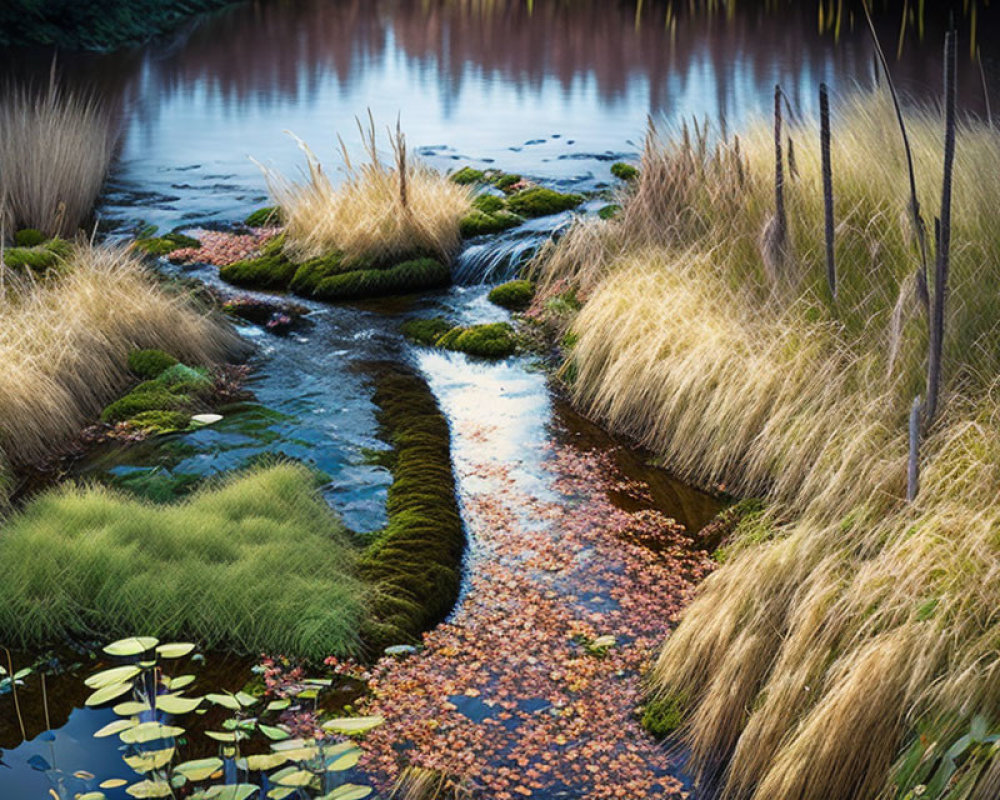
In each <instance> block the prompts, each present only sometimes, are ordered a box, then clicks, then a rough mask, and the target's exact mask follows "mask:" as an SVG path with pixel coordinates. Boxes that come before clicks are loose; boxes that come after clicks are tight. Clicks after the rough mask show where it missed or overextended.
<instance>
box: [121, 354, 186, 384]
mask: <svg viewBox="0 0 1000 800" xmlns="http://www.w3.org/2000/svg"><path fill="white" fill-rule="evenodd" d="M176 363H177V359H176V358H174V357H173V356H172V355H170V353H164V352H163V351H162V350H133V351H132V352H131V353H129V354H128V368H129V369H130V370H131V371H132V372H134V373H135V374H136V375H138V376H139V377H140V378H143V379H145V380H152V379H153V378H158V377H159V376H160V374H161V373H162V372H164V371H166V370H168V369H170V367H172V366H174V365H175V364H176Z"/></svg>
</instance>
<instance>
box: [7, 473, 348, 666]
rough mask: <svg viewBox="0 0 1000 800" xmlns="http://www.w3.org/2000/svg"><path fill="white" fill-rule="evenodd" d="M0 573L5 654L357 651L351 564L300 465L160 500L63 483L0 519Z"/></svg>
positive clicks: (343, 537) (339, 532)
mask: <svg viewBox="0 0 1000 800" xmlns="http://www.w3.org/2000/svg"><path fill="white" fill-rule="evenodd" d="M0 564H2V565H3V571H4V601H3V603H0V641H3V642H5V643H7V644H11V645H20V646H25V647H37V646H40V645H45V644H55V643H61V642H64V641H65V640H66V639H67V638H69V637H74V636H77V637H88V638H89V637H93V636H95V635H97V636H100V637H102V638H107V639H110V638H115V637H118V636H131V635H134V634H135V632H136V631H143V632H145V633H149V634H152V635H156V636H159V637H162V638H174V637H182V638H185V639H187V638H190V639H194V640H196V641H198V642H200V643H201V644H202V645H203V646H205V647H213V648H219V647H224V648H227V649H231V650H235V651H237V652H242V653H248V654H257V653H260V652H261V651H267V652H272V653H285V654H288V655H296V656H303V657H309V658H315V659H321V658H324V657H326V656H328V655H332V654H343V655H348V654H353V653H356V652H358V650H359V639H358V629H359V627H360V624H361V619H362V617H363V614H364V610H365V602H366V595H367V591H366V589H365V586H364V585H363V584H362V582H361V581H360V580H359V579H358V577H357V574H356V564H357V557H356V554H355V551H354V548H353V547H352V546H351V543H350V539H349V534H348V532H347V531H346V530H345V528H344V526H343V524H342V523H341V522H340V520H339V519H337V518H336V517H335V516H334V514H333V513H332V512H331V511H330V509H329V507H328V506H327V504H326V502H325V501H324V500H323V498H322V497H321V496H320V494H319V493H318V492H317V487H316V480H315V477H314V476H313V474H312V473H310V472H309V470H307V469H306V468H304V467H301V466H298V465H291V464H281V465H278V466H271V467H268V468H259V469H256V470H253V471H251V472H248V473H245V474H241V475H237V476H234V477H233V478H231V479H229V480H227V481H226V482H225V483H222V484H221V485H214V486H213V487H211V488H205V489H202V490H200V491H198V492H196V493H195V494H193V495H191V496H190V497H189V498H188V499H186V500H184V501H181V502H179V503H174V504H170V505H157V504H153V503H149V502H143V501H140V500H136V499H134V498H130V497H128V496H127V495H124V494H120V493H117V492H113V491H110V490H108V489H106V488H101V487H87V488H83V487H77V486H72V485H70V486H64V487H62V488H60V489H57V490H54V491H52V492H49V493H47V494H45V495H42V496H41V497H39V498H38V499H37V500H34V501H33V502H31V503H30V504H29V505H28V506H27V507H26V508H25V510H24V511H23V512H21V513H20V514H18V515H17V516H15V517H13V518H12V519H10V520H9V521H7V522H6V523H5V525H4V535H3V536H0Z"/></svg>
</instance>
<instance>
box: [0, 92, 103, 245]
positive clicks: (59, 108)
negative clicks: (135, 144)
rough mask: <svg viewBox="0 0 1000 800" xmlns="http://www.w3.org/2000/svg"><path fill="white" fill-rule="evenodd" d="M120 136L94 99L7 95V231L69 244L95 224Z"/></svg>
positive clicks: (2, 132) (1, 214) (2, 186)
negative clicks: (31, 231)
mask: <svg viewBox="0 0 1000 800" xmlns="http://www.w3.org/2000/svg"><path fill="white" fill-rule="evenodd" d="M116 140H117V128H116V121H115V118H114V115H113V114H112V112H111V110H110V109H109V108H108V107H107V106H106V105H105V104H104V103H102V102H101V101H100V100H99V99H97V98H96V97H95V96H92V95H89V94H86V93H74V92H68V91H66V90H63V89H61V88H59V86H58V84H57V83H56V81H55V80H54V79H53V80H52V81H51V82H50V84H49V87H48V89H47V90H45V91H37V90H32V89H28V88H16V89H15V88H6V89H3V90H0V227H2V228H3V230H5V231H6V232H7V234H10V233H11V232H12V231H13V230H14V229H18V228H37V229H39V230H42V231H45V232H46V233H48V234H50V235H52V236H70V235H72V234H73V233H75V232H76V230H77V229H78V228H79V227H80V225H82V224H83V223H84V222H85V221H86V220H87V218H88V217H89V216H90V214H91V211H92V210H93V207H94V201H95V200H96V199H97V196H98V194H99V193H100V191H101V186H102V185H103V184H104V179H105V177H106V176H107V173H108V169H109V168H110V166H111V160H112V158H113V156H114V151H115V143H116Z"/></svg>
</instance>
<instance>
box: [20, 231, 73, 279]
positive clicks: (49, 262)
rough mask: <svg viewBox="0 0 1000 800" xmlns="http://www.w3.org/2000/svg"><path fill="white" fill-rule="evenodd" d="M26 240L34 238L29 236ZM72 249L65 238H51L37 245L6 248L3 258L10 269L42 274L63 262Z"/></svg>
mask: <svg viewBox="0 0 1000 800" xmlns="http://www.w3.org/2000/svg"><path fill="white" fill-rule="evenodd" d="M22 232H23V231H22ZM25 241H33V239H32V237H28V238H26V239H25ZM71 249H72V247H71V245H70V243H69V242H67V241H66V240H65V239H58V238H57V239H49V240H48V241H43V242H41V243H39V244H36V245H31V246H23V247H11V248H10V249H8V250H4V253H3V260H4V263H5V264H6V265H7V267H8V268H10V269H20V270H31V271H32V272H35V273H39V274H42V273H45V272H48V271H49V270H51V269H55V268H56V267H58V266H59V265H60V264H62V262H63V260H64V259H65V258H66V257H67V256H69V254H70V250H71Z"/></svg>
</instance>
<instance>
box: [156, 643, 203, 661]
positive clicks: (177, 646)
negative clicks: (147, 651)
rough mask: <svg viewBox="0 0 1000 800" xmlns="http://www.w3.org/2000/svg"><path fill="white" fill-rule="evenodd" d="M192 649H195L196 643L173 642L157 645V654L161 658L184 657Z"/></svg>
mask: <svg viewBox="0 0 1000 800" xmlns="http://www.w3.org/2000/svg"><path fill="white" fill-rule="evenodd" d="M192 650H194V645H193V644H191V643H190V642H171V643H170V644H161V645H160V646H159V647H157V648H156V654H157V655H158V656H159V657H160V658H183V657H184V656H186V655H187V654H188V653H190V652H191V651H192Z"/></svg>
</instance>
